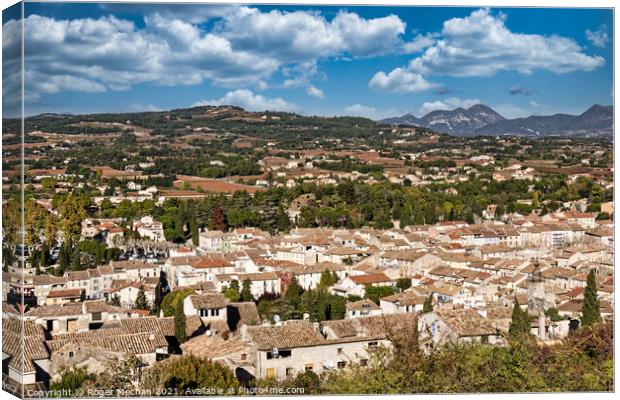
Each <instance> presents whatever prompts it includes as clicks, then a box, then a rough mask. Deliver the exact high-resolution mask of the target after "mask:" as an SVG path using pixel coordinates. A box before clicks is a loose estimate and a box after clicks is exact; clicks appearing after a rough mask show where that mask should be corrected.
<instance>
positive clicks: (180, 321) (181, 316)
mask: <svg viewBox="0 0 620 400" xmlns="http://www.w3.org/2000/svg"><path fill="white" fill-rule="evenodd" d="M186 327H187V321H186V319H185V312H184V311H183V302H182V301H180V302H178V303H177V305H176V307H175V308H174V336H175V337H176V338H177V340H178V341H179V343H185V342H186V341H187V333H186Z"/></svg>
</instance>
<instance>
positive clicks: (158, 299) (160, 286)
mask: <svg viewBox="0 0 620 400" xmlns="http://www.w3.org/2000/svg"><path fill="white" fill-rule="evenodd" d="M168 292H170V286H169V285H168V280H167V279H166V273H165V272H164V271H160V272H159V281H158V282H157V286H155V298H154V299H153V312H154V313H155V314H159V310H160V309H161V303H162V301H164V297H166V295H167V294H168Z"/></svg>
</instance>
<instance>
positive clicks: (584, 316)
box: [581, 269, 601, 326]
mask: <svg viewBox="0 0 620 400" xmlns="http://www.w3.org/2000/svg"><path fill="white" fill-rule="evenodd" d="M599 322H601V310H600V304H599V301H598V296H597V295H596V276H595V275H594V270H593V269H591V270H590V273H588V282H587V284H586V290H585V292H584V295H583V308H582V309H581V325H582V326H592V325H595V324H597V323H599Z"/></svg>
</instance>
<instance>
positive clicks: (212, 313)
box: [211, 308, 220, 317]
mask: <svg viewBox="0 0 620 400" xmlns="http://www.w3.org/2000/svg"><path fill="white" fill-rule="evenodd" d="M218 315H220V310H219V309H217V308H214V309H213V310H211V316H212V317H217V316H218Z"/></svg>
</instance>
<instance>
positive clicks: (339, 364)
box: [336, 361, 347, 369]
mask: <svg viewBox="0 0 620 400" xmlns="http://www.w3.org/2000/svg"><path fill="white" fill-rule="evenodd" d="M336 365H337V366H338V369H343V368H344V367H346V366H347V362H346V361H338V364H336Z"/></svg>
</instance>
